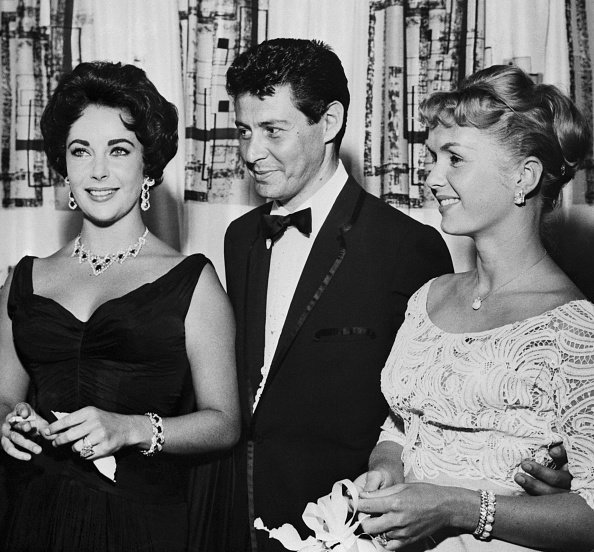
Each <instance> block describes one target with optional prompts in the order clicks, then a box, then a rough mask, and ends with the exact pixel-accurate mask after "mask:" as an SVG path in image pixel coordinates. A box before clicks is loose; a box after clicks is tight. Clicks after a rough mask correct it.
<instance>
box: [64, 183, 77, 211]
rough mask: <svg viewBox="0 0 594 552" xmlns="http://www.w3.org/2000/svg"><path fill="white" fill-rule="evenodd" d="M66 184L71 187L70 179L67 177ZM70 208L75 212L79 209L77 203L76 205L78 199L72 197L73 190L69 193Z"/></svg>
mask: <svg viewBox="0 0 594 552" xmlns="http://www.w3.org/2000/svg"><path fill="white" fill-rule="evenodd" d="M64 182H65V183H66V184H68V185H70V178H68V177H66V178H64ZM68 207H69V208H70V209H72V210H73V211H75V210H76V208H77V207H78V205H77V203H76V199H74V196H73V195H72V190H69V191H68Z"/></svg>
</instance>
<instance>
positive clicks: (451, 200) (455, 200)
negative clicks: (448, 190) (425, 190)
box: [439, 197, 460, 206]
mask: <svg viewBox="0 0 594 552" xmlns="http://www.w3.org/2000/svg"><path fill="white" fill-rule="evenodd" d="M454 203H460V200H459V199H458V198H455V197H450V198H447V199H440V200H439V204H440V205H443V206H446V205H453V204H454Z"/></svg>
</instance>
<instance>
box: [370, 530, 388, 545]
mask: <svg viewBox="0 0 594 552" xmlns="http://www.w3.org/2000/svg"><path fill="white" fill-rule="evenodd" d="M386 533H387V531H384V532H383V533H380V534H379V535H376V536H375V537H373V538H374V539H375V540H376V541H377V542H378V543H379V544H381V545H382V546H386V545H387V544H388V542H389V540H388V536H387V534H386Z"/></svg>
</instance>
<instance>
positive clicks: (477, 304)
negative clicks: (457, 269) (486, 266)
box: [472, 250, 547, 310]
mask: <svg viewBox="0 0 594 552" xmlns="http://www.w3.org/2000/svg"><path fill="white" fill-rule="evenodd" d="M546 256H547V251H546V250H545V252H544V255H543V256H542V257H540V259H538V261H536V262H535V263H534V264H532V265H530V266H529V267H528V268H527V269H525V270H522V272H520V273H519V274H516V275H515V276H514V277H513V278H512V279H511V280H508V281H507V282H505V283H504V284H501V285H500V286H497V287H496V288H495V289H492V290H491V291H490V292H489V293H487V294H486V295H485V296H484V297H482V296H480V295H477V296H476V297H475V298H474V300H473V301H472V308H473V309H474V310H479V309H480V308H481V307H482V305H483V302H484V301H485V300H486V299H487V297H489V296H490V295H493V293H495V292H496V291H499V290H500V289H501V288H504V287H505V286H507V285H508V284H511V283H512V282H513V281H514V280H517V279H518V278H519V277H520V276H523V275H524V274H526V273H527V272H529V271H530V270H532V269H533V268H534V267H535V266H536V265H537V264H538V263H540V262H541V261H542V260H543V259H544V258H545V257H546ZM476 280H477V289H478V271H477V273H476Z"/></svg>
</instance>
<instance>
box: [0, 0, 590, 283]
mask: <svg viewBox="0 0 594 552" xmlns="http://www.w3.org/2000/svg"><path fill="white" fill-rule="evenodd" d="M591 4H592V3H590V2H586V1H585V0H125V1H122V0H101V1H100V0H0V17H1V20H0V25H1V26H0V29H1V34H0V47H1V57H0V71H1V76H2V83H1V87H0V94H1V98H0V99H1V101H2V129H1V135H2V142H1V155H0V163H1V167H0V172H1V175H2V191H1V195H2V207H0V234H1V235H2V240H0V282H1V281H4V278H5V276H6V273H7V269H8V266H9V265H13V264H14V263H15V262H16V261H18V259H19V258H20V257H21V256H22V255H23V254H27V253H29V254H35V255H39V256H44V255H48V254H50V253H51V252H52V251H54V250H56V249H58V248H59V247H60V246H62V245H63V244H64V243H65V242H66V241H67V240H69V239H71V238H72V237H73V236H74V234H75V232H76V229H77V227H78V225H79V223H80V214H79V213H72V212H69V211H68V209H67V208H66V192H67V189H66V187H65V186H64V185H63V182H62V181H61V179H59V178H56V177H55V175H52V174H51V173H50V172H48V169H47V166H46V162H45V159H44V157H43V154H42V152H41V136H40V134H39V126H38V121H39V116H40V112H41V109H42V108H43V105H44V104H45V102H46V100H47V97H48V94H49V93H50V92H51V90H52V87H53V86H55V82H56V80H57V78H58V77H59V75H60V74H62V72H63V71H64V70H68V69H70V68H71V67H72V66H75V65H76V64H77V63H79V62H81V61H90V60H94V59H107V60H113V61H116V60H117V61H122V62H125V63H134V64H137V65H139V66H141V67H142V68H143V69H145V70H146V71H147V73H148V75H149V77H150V78H151V79H152V80H153V81H154V82H155V84H156V85H157V87H158V88H159V90H160V91H161V92H162V93H163V94H164V95H165V96H166V97H167V98H168V99H170V100H171V101H173V102H174V103H175V104H176V105H177V106H178V109H179V113H180V129H179V130H180V150H179V153H178V155H177V156H176V158H175V159H174V161H173V162H172V163H171V164H170V166H169V167H167V170H166V173H165V179H164V183H163V184H162V185H161V186H159V187H158V188H156V189H154V191H153V194H154V201H151V204H152V207H151V210H150V211H149V213H148V217H147V222H148V224H149V226H150V228H151V229H152V230H153V231H155V232H156V233H157V234H158V235H159V236H160V237H162V238H163V239H165V240H166V241H168V242H169V243H170V244H172V245H173V246H175V247H178V248H180V249H181V250H182V251H183V252H184V253H191V252H194V251H202V252H204V253H205V254H206V255H207V256H209V257H210V258H211V259H212V260H213V262H214V264H215V267H216V268H217V271H218V272H219V274H220V276H221V278H223V277H224V274H223V261H222V241H223V236H224V232H225V229H226V227H227V225H228V224H229V222H230V221H231V220H233V219H234V218H235V217H237V216H239V215H240V214H242V213H243V212H245V211H246V210H248V209H250V208H251V207H253V206H254V205H256V204H258V203H259V201H260V200H259V198H257V197H256V196H255V195H254V194H253V192H252V191H251V188H250V186H249V183H248V182H247V181H246V178H245V173H244V171H243V168H242V165H241V163H240V161H239V158H238V153H237V146H236V144H235V140H234V131H233V128H234V124H233V113H232V104H231V103H230V102H229V100H228V98H227V97H226V94H225V91H224V74H225V71H226V69H227V67H228V65H229V64H230V63H231V61H232V59H233V58H234V57H235V56H236V55H237V53H239V52H240V51H241V50H242V49H244V48H246V47H247V46H248V45H250V44H252V43H253V41H254V40H256V41H261V40H263V39H265V38H275V37H281V36H292V37H300V38H318V39H321V40H324V41H325V42H327V43H329V44H330V45H331V46H332V47H333V48H334V50H335V51H336V52H337V54H338V55H339V57H340V58H341V60H342V61H343V65H344V67H345V72H346V74H347V77H348V79H349V87H350V90H351V94H352V103H351V108H350V110H349V120H348V121H349V122H348V127H347V133H346V136H345V139H344V141H343V146H342V148H341V157H342V159H343V161H344V163H345V165H346V167H347V169H348V170H349V171H350V172H351V173H352V174H353V175H354V176H355V177H356V178H357V179H358V180H359V181H360V182H361V183H362V184H363V185H364V186H365V187H366V188H367V189H368V190H369V191H371V192H372V193H374V194H376V195H378V196H381V197H383V198H384V199H385V200H386V201H388V202H390V203H391V204H393V205H395V206H396V207H397V208H399V209H402V210H405V211H406V212H408V213H409V214H411V216H413V217H415V218H417V219H419V220H421V221H423V222H426V223H429V224H432V225H434V226H436V227H438V226H439V214H438V212H437V210H436V209H435V205H434V203H433V201H432V199H431V196H430V194H426V193H424V189H423V185H422V181H423V178H424V172H423V161H424V147H423V140H424V134H423V131H422V129H420V128H419V125H418V122H417V121H416V119H415V116H416V110H417V105H418V102H419V100H420V99H421V98H422V97H423V95H424V94H426V93H429V92H431V91H433V90H436V89H447V88H449V87H451V86H453V85H455V84H456V82H457V81H458V80H459V79H460V78H462V77H463V76H464V75H465V74H469V73H470V72H472V71H473V70H475V69H477V68H479V67H481V66H484V65H490V64H492V63H516V64H518V65H520V66H522V67H523V68H525V69H526V70H528V71H529V72H530V73H531V74H533V77H534V78H535V79H538V80H542V81H543V82H551V83H554V84H557V85H560V86H561V87H563V88H565V89H566V90H567V91H570V89H571V91H573V93H574V95H575V97H576V99H577V101H578V102H582V103H583V105H584V106H585V107H586V108H587V109H586V111H587V113H588V114H589V116H590V117H591V113H592V111H593V108H592V93H591V86H592V84H591V67H590V57H591V52H590V50H591V47H590V41H589V40H588V37H589V25H590V26H591V25H592V15H593V14H592V11H593V9H594V8H593V7H592V6H591ZM568 45H569V46H568ZM570 62H571V63H570ZM570 67H571V71H570ZM570 75H571V77H572V80H571V81H570ZM570 83H573V87H571V86H570ZM592 175H593V173H592V171H590V173H588V179H587V181H586V179H584V182H583V183H582V184H580V183H579V182H576V185H575V186H574V188H575V189H574V191H573V198H572V189H571V188H569V189H568V193H567V194H566V197H565V205H566V206H569V205H571V204H583V205H582V207H583V208H584V209H587V211H584V212H585V213H586V216H590V213H592V208H590V207H588V206H587V205H585V198H586V194H588V197H589V198H590V200H592V196H593V194H594V191H593V184H592V182H593V180H594V178H593V176H592ZM580 186H581V188H580ZM566 208H567V207H566ZM446 240H447V242H448V245H449V246H450V248H451V249H452V252H453V255H454V262H455V266H456V268H457V269H459V270H462V269H465V268H468V267H469V266H471V263H472V251H471V249H470V248H469V245H468V241H467V240H466V241H465V240H464V239H463V238H459V239H453V238H450V237H446Z"/></svg>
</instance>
